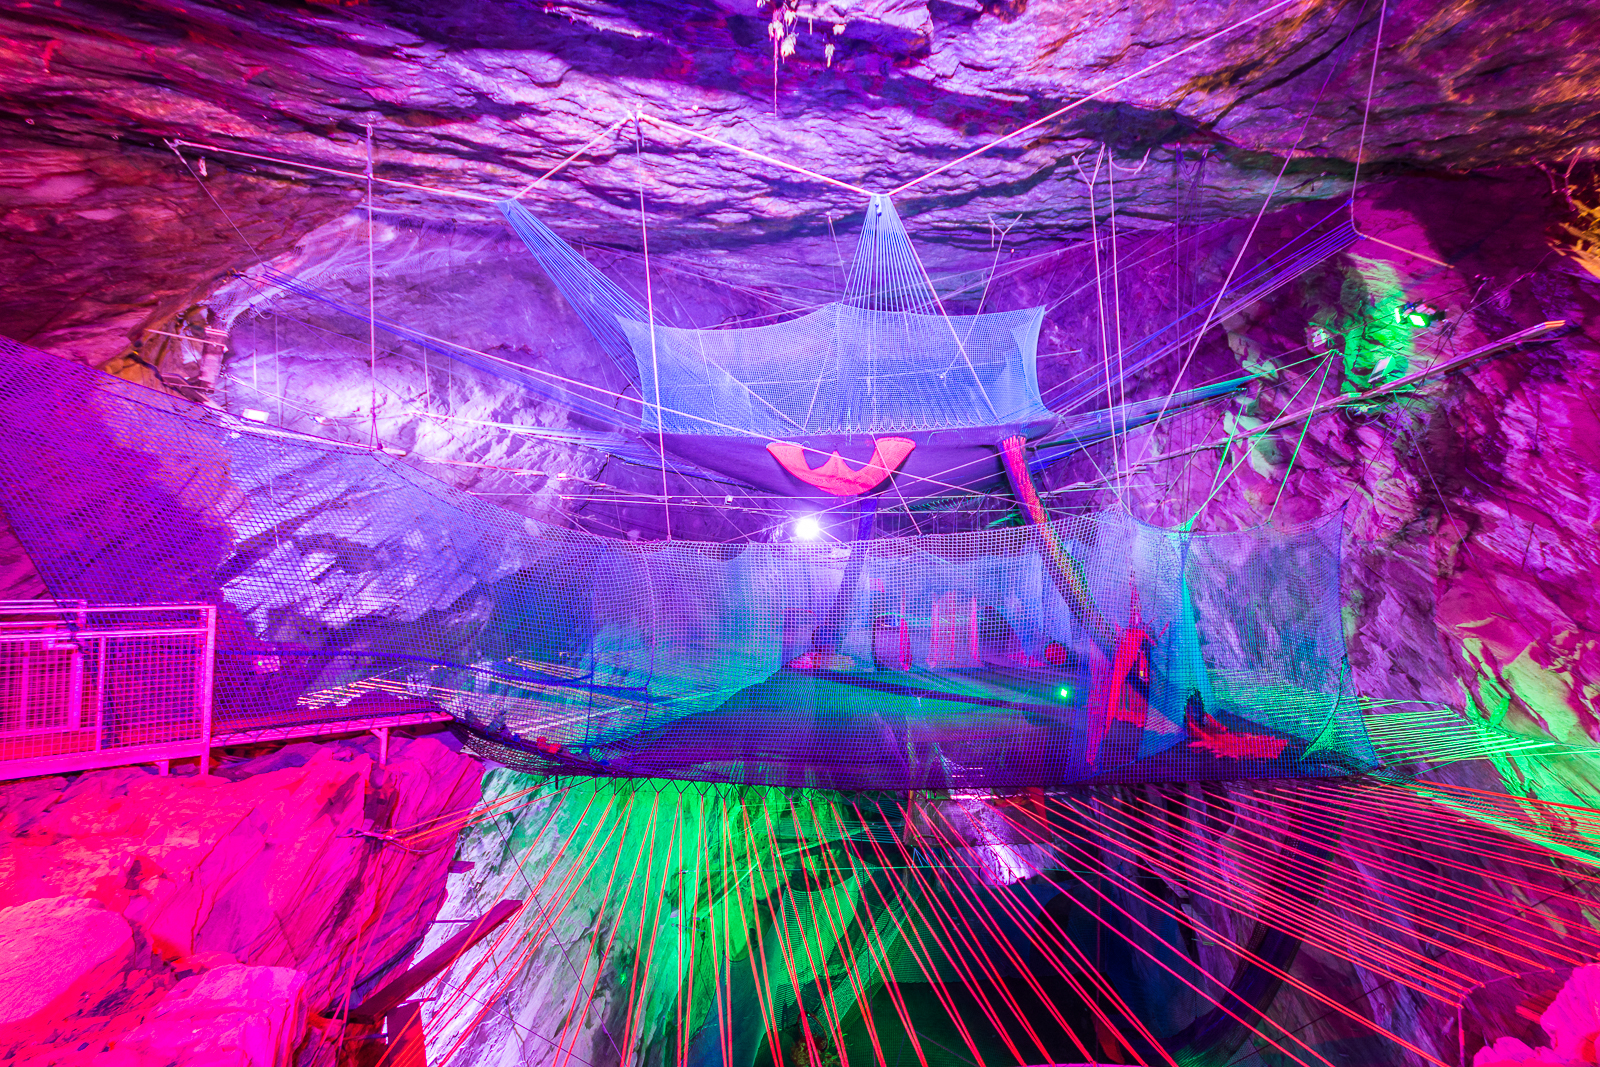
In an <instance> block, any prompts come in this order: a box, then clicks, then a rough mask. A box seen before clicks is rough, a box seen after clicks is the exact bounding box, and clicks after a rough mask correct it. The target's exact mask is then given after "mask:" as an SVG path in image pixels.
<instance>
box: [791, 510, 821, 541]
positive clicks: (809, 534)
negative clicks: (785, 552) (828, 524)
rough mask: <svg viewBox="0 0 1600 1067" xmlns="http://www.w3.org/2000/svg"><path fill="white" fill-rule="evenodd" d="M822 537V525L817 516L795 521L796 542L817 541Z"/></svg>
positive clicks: (808, 516)
mask: <svg viewBox="0 0 1600 1067" xmlns="http://www.w3.org/2000/svg"><path fill="white" fill-rule="evenodd" d="M821 536H822V523H820V522H818V521H817V517H816V516H815V515H802V516H800V517H799V518H798V519H796V520H795V521H794V537H795V540H796V541H815V540H816V539H817V538H819V537H821Z"/></svg>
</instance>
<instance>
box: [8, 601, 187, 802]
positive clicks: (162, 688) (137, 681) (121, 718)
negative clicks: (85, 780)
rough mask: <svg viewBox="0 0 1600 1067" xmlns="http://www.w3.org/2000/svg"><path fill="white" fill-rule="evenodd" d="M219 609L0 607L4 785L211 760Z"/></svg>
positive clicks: (68, 604)
mask: <svg viewBox="0 0 1600 1067" xmlns="http://www.w3.org/2000/svg"><path fill="white" fill-rule="evenodd" d="M215 643H216V609H215V608H214V607H212V606H211V605H208V604H181V605H154V606H138V607H106V606H95V607H90V606H88V605H86V604H83V603H81V602H80V603H71V602H54V601H37V600H30V601H0V780H5V779H11V778H25V777H29V776H32V775H38V774H55V773H60V772H63V771H79V770H86V769H88V768H91V767H108V766H114V765H117V764H128V763H149V762H165V761H167V760H171V759H183V758H190V757H194V756H200V757H202V758H204V757H206V756H207V755H208V754H209V752H210V748H211V740H212V738H211V684H212V669H213V668H212V664H213V661H214V652H215Z"/></svg>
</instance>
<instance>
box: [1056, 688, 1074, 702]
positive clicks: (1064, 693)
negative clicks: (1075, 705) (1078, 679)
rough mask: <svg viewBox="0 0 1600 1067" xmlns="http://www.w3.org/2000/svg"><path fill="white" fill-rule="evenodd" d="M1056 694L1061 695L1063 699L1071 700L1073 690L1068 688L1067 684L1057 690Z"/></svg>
mask: <svg viewBox="0 0 1600 1067" xmlns="http://www.w3.org/2000/svg"><path fill="white" fill-rule="evenodd" d="M1056 696H1058V697H1060V698H1061V699H1062V700H1071V699H1072V690H1070V689H1068V688H1067V687H1066V686H1062V687H1061V688H1060V689H1057V690H1056Z"/></svg>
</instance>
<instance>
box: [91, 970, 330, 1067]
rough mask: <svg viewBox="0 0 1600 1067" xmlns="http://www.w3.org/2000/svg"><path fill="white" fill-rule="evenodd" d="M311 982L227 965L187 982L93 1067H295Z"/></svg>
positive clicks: (291, 972) (301, 977) (291, 974)
mask: <svg viewBox="0 0 1600 1067" xmlns="http://www.w3.org/2000/svg"><path fill="white" fill-rule="evenodd" d="M305 989H306V976H305V975H303V974H301V973H300V972H299V971H295V970H291V969H289V968H287V967H247V966H245V965H244V964H240V963H228V964H223V965H222V966H220V967H217V968H216V969H214V970H210V971H207V972H206V973H204V974H198V975H194V976H193V977H190V978H185V979H184V980H183V981H181V982H179V983H178V984H177V985H176V986H174V987H173V988H172V990H171V992H169V993H168V994H167V995H166V996H165V997H164V998H162V1000H161V1001H160V1003H158V1004H157V1005H156V1006H155V1009H154V1011H153V1012H152V1013H151V1016H150V1018H149V1019H147V1020H146V1021H145V1022H144V1023H143V1024H142V1025H140V1026H137V1027H135V1028H134V1029H133V1030H131V1031H130V1032H128V1033H127V1034H126V1035H125V1036H123V1037H121V1038H119V1039H117V1040H115V1041H113V1042H112V1045H111V1048H110V1049H108V1050H107V1051H105V1052H102V1053H100V1054H99V1055H98V1056H96V1057H95V1058H94V1061H93V1062H94V1067H153V1065H155V1064H169V1063H176V1064H190V1063H204V1064H206V1067H288V1065H289V1064H290V1063H291V1062H292V1061H293V1058H294V1051H295V1048H296V1047H297V1046H298V1045H299V1043H300V1039H301V1037H302V1036H303V1035H304V1033H305V1028H306V997H305Z"/></svg>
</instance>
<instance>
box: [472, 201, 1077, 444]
mask: <svg viewBox="0 0 1600 1067" xmlns="http://www.w3.org/2000/svg"><path fill="white" fill-rule="evenodd" d="M501 210H502V211H503V212H504V214H505V216H506V218H507V219H508V220H509V221H510V222H511V225H512V226H513V228H515V229H516V231H517V233H518V234H519V235H520V236H521V237H522V239H523V241H524V243H526V244H527V246H528V250H529V251H530V252H532V253H533V255H534V256H535V258H537V259H538V260H539V263H540V265H541V266H543V267H544V269H545V271H546V272H547V273H549V275H550V277H551V278H552V279H553V280H554V281H555V283H556V285H557V286H558V287H559V288H560V289H561V291H562V292H563V293H564V294H565V295H566V297H567V299H568V301H569V302H570V303H571V304H572V305H573V307H574V308H576V309H577V311H578V313H579V314H580V315H581V316H582V317H583V320H584V322H585V323H587V324H588V326H589V328H590V330H591V331H593V333H594V335H595V336H596V337H597V338H599V340H600V341H601V343H602V344H604V345H605V346H606V347H607V349H608V351H612V352H613V353H615V352H616V351H617V350H618V349H619V348H623V347H626V348H631V350H632V354H633V357H634V360H635V361H636V362H637V364H638V373H639V383H640V389H639V395H640V397H641V398H642V400H643V401H644V405H645V409H644V413H643V415H642V418H641V422H642V425H643V428H644V429H646V430H648V431H662V432H666V433H674V434H678V433H683V434H713V435H738V436H745V437H761V438H777V439H786V438H790V437H798V436H803V435H808V434H839V433H887V432H891V431H895V430H903V431H906V430H939V429H954V428H960V427H967V426H995V425H1001V424H1006V423H1018V422H1031V421H1036V420H1049V419H1052V418H1053V417H1054V416H1052V414H1051V413H1050V411H1049V410H1048V409H1047V408H1046V407H1045V406H1044V403H1043V401H1041V400H1040V399H1039V382H1038V374H1037V368H1036V362H1037V356H1038V341H1039V325H1040V322H1041V321H1042V320H1043V316H1044V310H1043V309H1042V308H1032V309H1028V310H1025V311H1007V312H992V313H988V314H980V315H946V314H944V308H943V306H942V305H941V303H940V301H939V299H938V297H937V295H936V294H935V293H934V291H933V286H932V284H931V283H930V282H929V280H928V276H927V274H926V272H925V271H924V270H923V267H922V264H921V262H920V261H919V260H918V259H917V255H916V251H915V249H913V248H912V245H911V240H910V238H909V237H908V236H907V234H906V230H905V226H904V224H903V223H902V222H901V221H900V216H899V215H898V214H897V213H896V212H895V209H894V205H893V204H892V203H890V201H889V199H888V198H887V197H883V196H874V197H873V198H872V199H871V200H870V202H869V203H868V205H867V210H866V213H865V216H864V220H863V226H862V232H861V238H860V241H859V243H858V244H857V246H856V252H855V257H854V259H853V260H852V262H851V265H850V273H849V277H848V278H847V279H846V283H845V291H844V294H843V300H842V301H840V302H839V303H830V304H827V305H825V306H824V307H822V308H820V309H819V310H817V311H813V312H811V313H809V314H806V315H801V316H799V317H796V318H794V319H790V320H788V321H785V322H780V323H776V324H774V325H770V326H757V327H745V328H730V329H714V330H696V329H679V328H673V327H667V326H664V325H662V324H661V323H659V322H656V323H654V324H652V322H651V320H650V316H649V315H648V314H647V312H646V309H645V308H644V307H641V306H640V305H639V304H638V302H637V301H635V300H633V299H632V298H631V297H629V296H627V295H626V294H625V293H623V292H622V290H621V289H620V288H618V287H617V286H616V285H615V284H614V283H612V282H611V281H609V280H608V279H606V278H605V276H604V275H602V274H600V272H599V271H597V270H595V269H594V267H593V266H591V265H590V264H589V263H588V261H587V260H585V259H584V258H583V257H582V256H580V255H578V254H577V253H576V252H575V251H573V249H572V247H571V246H570V245H568V244H567V243H566V242H564V241H562V240H561V238H560V237H558V236H557V235H556V234H555V233H554V232H553V231H551V230H550V229H549V228H548V227H547V226H545V225H544V224H543V223H541V222H539V220H538V219H536V218H534V217H533V216H532V215H531V214H529V213H528V211H527V210H526V209H525V208H523V207H522V206H521V205H520V204H518V203H516V202H515V201H508V202H507V203H506V204H504V205H502V208H501ZM652 325H653V326H654V329H652Z"/></svg>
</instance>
